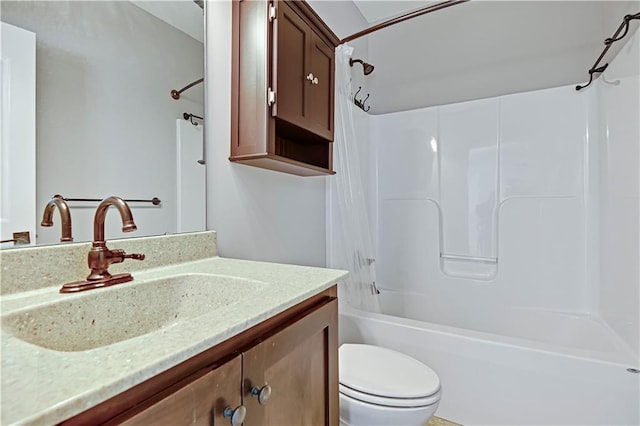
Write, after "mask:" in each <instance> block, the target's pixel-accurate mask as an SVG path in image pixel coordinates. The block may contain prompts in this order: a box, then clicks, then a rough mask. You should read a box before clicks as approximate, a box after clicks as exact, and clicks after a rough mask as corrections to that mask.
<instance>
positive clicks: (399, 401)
mask: <svg viewBox="0 0 640 426" xmlns="http://www.w3.org/2000/svg"><path fill="white" fill-rule="evenodd" d="M339 387H340V393H341V394H343V395H345V396H347V397H349V398H353V399H355V400H358V401H360V402H365V403H367V404H373V405H380V406H384V407H394V408H419V407H426V406H428V405H433V404H435V403H437V402H438V401H440V394H441V392H440V390H439V389H438V391H437V392H436V393H435V394H433V395H431V396H427V397H424V398H391V397H384V396H379V395H372V394H369V393H364V392H358V391H357V390H354V389H351V388H349V387H348V386H345V385H343V384H340V385H339Z"/></svg>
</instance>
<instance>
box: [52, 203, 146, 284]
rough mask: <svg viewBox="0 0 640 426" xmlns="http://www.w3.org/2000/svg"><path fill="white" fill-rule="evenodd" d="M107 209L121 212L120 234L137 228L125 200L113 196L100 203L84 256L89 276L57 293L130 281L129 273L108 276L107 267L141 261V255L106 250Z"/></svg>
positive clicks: (117, 250) (131, 278) (142, 255)
mask: <svg viewBox="0 0 640 426" xmlns="http://www.w3.org/2000/svg"><path fill="white" fill-rule="evenodd" d="M109 206H114V207H115V208H116V209H117V210H118V212H120V218H121V219H122V231H123V232H131V231H135V230H136V229H137V227H136V224H135V222H134V221H133V215H132V214H131V209H130V208H129V206H128V205H127V203H126V201H124V200H123V199H122V198H120V197H115V196H113V197H108V198H105V199H104V200H102V202H101V203H100V204H99V205H98V208H97V209H96V214H95V216H94V218H93V244H92V245H91V250H89V255H88V256H87V263H88V265H89V269H91V273H90V274H89V276H87V279H86V280H84V281H75V282H71V283H67V284H64V285H63V286H62V288H61V289H60V293H74V292H77V291H84V290H90V289H92V288H100V287H108V286H112V285H115V284H120V283H126V282H129V281H132V280H133V277H132V276H131V274H128V273H124V274H116V275H111V274H110V273H109V270H108V269H109V266H110V265H112V264H114V263H121V262H124V260H125V259H135V260H144V254H138V253H134V254H127V253H125V252H124V250H120V249H115V250H109V248H108V247H107V242H106V241H105V239H104V221H105V219H106V216H107V210H108V209H109Z"/></svg>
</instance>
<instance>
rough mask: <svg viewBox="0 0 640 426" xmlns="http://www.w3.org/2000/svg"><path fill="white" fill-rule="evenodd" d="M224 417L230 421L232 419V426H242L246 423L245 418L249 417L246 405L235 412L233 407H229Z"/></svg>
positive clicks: (240, 406) (237, 408)
mask: <svg viewBox="0 0 640 426" xmlns="http://www.w3.org/2000/svg"><path fill="white" fill-rule="evenodd" d="M222 415H223V416H224V417H226V418H228V419H231V426H240V425H241V424H242V422H244V418H245V417H246V416H247V409H246V408H245V407H244V405H239V406H238V407H236V409H235V410H234V409H233V408H231V406H227V407H225V409H224V412H223V413H222Z"/></svg>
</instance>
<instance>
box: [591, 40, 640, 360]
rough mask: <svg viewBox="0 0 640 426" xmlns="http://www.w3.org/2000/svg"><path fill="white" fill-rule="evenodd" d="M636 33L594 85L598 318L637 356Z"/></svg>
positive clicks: (639, 164) (639, 178)
mask: <svg viewBox="0 0 640 426" xmlns="http://www.w3.org/2000/svg"><path fill="white" fill-rule="evenodd" d="M639 31H640V30H636V32H635V35H634V36H633V37H629V36H627V37H629V40H628V42H627V44H626V45H625V46H624V47H623V49H622V51H621V52H620V53H619V54H618V56H617V57H616V58H615V60H614V61H612V62H611V64H610V66H609V67H608V69H607V71H606V72H605V73H604V74H603V75H602V77H601V78H600V79H599V80H598V81H597V86H598V87H597V89H598V90H599V95H600V105H601V108H600V112H601V123H600V128H601V139H602V143H601V145H600V173H601V187H600V188H601V211H600V220H601V236H600V240H601V245H600V249H601V252H600V254H601V259H602V264H601V275H600V280H601V292H600V312H601V313H602V316H603V317H604V318H605V320H606V321H607V322H608V323H609V325H610V326H611V327H612V328H613V329H614V330H615V331H616V332H617V333H618V334H619V335H620V336H622V338H623V339H624V340H625V342H626V343H627V344H628V345H629V347H630V348H631V349H632V350H633V351H634V352H635V353H636V354H639V353H640V350H639V346H640V342H639V339H640V324H639V322H640V313H639V312H640V271H639V268H640V266H639V265H640V241H639V240H640V209H639V206H640V122H639V121H640V120H639V119H638V117H640V70H639V68H640V33H639Z"/></svg>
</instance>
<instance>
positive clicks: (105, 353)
mask: <svg viewBox="0 0 640 426" xmlns="http://www.w3.org/2000/svg"><path fill="white" fill-rule="evenodd" d="M109 244H110V246H113V248H122V249H124V250H126V251H137V252H143V253H145V254H146V255H147V259H148V260H150V261H149V262H147V260H145V261H144V262H131V263H128V264H127V263H126V262H125V263H124V264H120V265H117V266H118V267H120V268H119V269H120V270H121V271H123V272H124V271H127V272H132V275H133V277H134V281H133V282H130V283H125V284H118V285H116V286H113V287H109V288H105V289H94V290H90V291H88V292H84V294H88V293H91V292H109V291H117V289H118V287H122V286H135V285H137V284H141V283H144V282H147V281H150V280H155V279H158V278H163V277H167V276H175V275H179V274H215V275H219V276H220V275H222V276H232V277H237V278H244V279H248V280H255V281H259V282H261V283H262V285H261V286H260V287H259V288H258V289H257V290H256V291H253V292H250V293H249V294H247V295H245V297H244V298H243V299H242V300H240V301H238V302H234V303H231V304H229V305H226V306H223V307H222V308H218V309H216V310H213V311H211V312H210V313H206V314H204V315H202V316H199V317H198V318H197V319H193V320H190V321H184V322H180V323H175V324H171V325H168V326H165V327H163V328H161V329H159V330H157V331H155V332H151V333H149V334H146V335H142V336H138V337H134V338H131V339H128V340H123V341H120V342H117V343H114V344H111V345H108V346H102V347H97V348H95V349H90V350H83V351H73V352H71V351H69V352H63V351H55V350H50V349H45V348H43V347H40V346H35V345H32V344H29V343H26V342H25V341H23V340H20V339H18V338H16V337H14V336H13V335H12V334H10V333H8V332H5V330H3V331H2V337H1V339H2V407H3V410H2V418H1V423H2V424H14V423H17V424H55V423H59V422H61V421H63V420H65V419H68V418H70V417H72V416H74V415H76V414H79V413H81V412H83V411H85V410H86V409H88V408H90V407H93V406H95V405H97V404H99V403H101V402H103V401H105V400H107V399H109V398H111V397H113V396H115V395H118V394H120V393H122V392H124V391H126V390H127V389H130V388H131V387H133V386H135V385H137V384H139V383H142V382H143V381H145V380H147V379H150V378H152V377H154V376H156V375H158V374H159V373H162V372H163V371H166V370H168V369H170V368H171V367H173V366H175V365H177V364H179V363H181V362H183V361H185V360H188V359H189V358H191V357H193V356H195V355H197V354H199V353H201V352H203V351H204V350H206V349H208V348H211V347H213V346H215V345H217V344H218V343H221V342H223V341H225V340H226V339H228V338H230V337H233V336H235V335H237V334H238V333H240V332H242V331H244V330H247V329H249V328H251V327H252V326H254V325H257V324H259V323H261V322H262V321H264V320H267V319H269V318H271V317H273V316H274V315H276V314H278V313H281V312H283V311H285V310H286V309H288V308H290V307H292V306H294V305H296V304H297V303H299V302H301V301H304V300H305V299H308V298H309V297H311V296H314V295H316V294H318V293H320V292H322V291H324V290H326V289H328V288H330V287H331V286H332V285H333V284H335V283H336V282H338V280H340V279H341V278H343V277H344V276H346V272H345V271H338V270H330V269H323V268H312V267H303V266H296V265H283V264H273V263H263V262H254V261H244V260H235V259H225V258H220V257H217V249H216V243H215V233H213V232H204V233H195V234H186V235H175V236H165V237H151V238H140V239H131V240H121V241H111V242H109ZM89 246H90V244H89V243H87V244H77V245H76V244H74V245H69V246H55V247H43V248H33V249H30V250H11V251H7V252H3V253H2V269H3V275H2V287H3V292H4V293H5V294H6V295H5V296H2V299H1V302H2V303H1V304H2V314H3V315H7V314H11V313H12V312H16V311H19V310H20V309H23V308H27V307H28V308H31V307H34V306H41V305H47V304H50V303H54V302H56V301H60V300H68V299H71V298H80V297H82V295H83V293H79V294H60V293H58V290H59V287H60V285H61V284H62V283H64V282H66V281H69V280H74V279H78V278H82V277H83V276H84V275H86V273H87V269H86V260H85V258H86V253H87V252H88V249H89ZM7 259H8V261H7ZM72 259H73V260H72ZM76 262H77V263H79V264H80V265H81V267H80V268H77V267H76V266H77V265H76ZM31 265H43V266H46V268H41V267H38V266H31ZM114 266H116V265H114ZM145 266H147V267H146V268H144V267H145ZM65 267H73V268H75V270H74V271H75V272H74V273H75V275H73V274H71V273H70V272H69V271H67V272H66V273H65V272H64V271H60V270H59V269H64V268H65ZM141 268H144V269H141ZM15 269H20V270H21V274H20V273H16V271H15ZM115 269H116V268H114V272H115ZM58 273H60V276H59V275H58ZM71 275H73V276H71ZM78 275H79V277H78ZM61 277H62V278H61ZM23 283H26V284H23ZM16 288H17V290H16ZM124 302H125V301H123V303H124ZM147 302H149V303H151V304H153V303H161V302H162V301H160V300H159V301H157V302H156V301H147ZM131 321H132V322H134V323H135V321H136V312H132V313H131Z"/></svg>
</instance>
